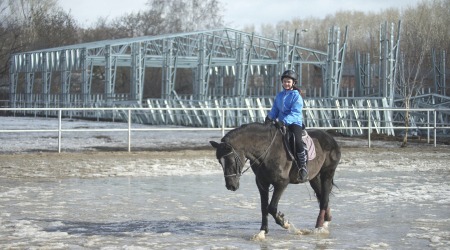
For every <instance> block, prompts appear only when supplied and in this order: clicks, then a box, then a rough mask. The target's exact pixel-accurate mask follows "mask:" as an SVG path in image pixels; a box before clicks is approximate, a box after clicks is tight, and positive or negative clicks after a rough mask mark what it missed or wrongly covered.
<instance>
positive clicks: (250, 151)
mask: <svg viewBox="0 0 450 250" xmlns="http://www.w3.org/2000/svg"><path fill="white" fill-rule="evenodd" d="M307 133H308V134H309V135H310V136H311V138H312V139H313V141H314V145H315V149H316V157H315V158H314V159H312V160H310V161H308V163H307V169H308V179H309V183H310V185H311V187H312V189H313V190H314V192H315V194H316V198H317V200H318V203H319V215H318V217H317V221H316V228H317V229H320V228H323V227H324V223H325V222H330V221H331V218H332V216H331V210H330V207H329V205H328V203H329V196H330V193H331V191H332V188H333V186H334V181H333V178H334V173H335V171H336V168H337V165H338V163H339V161H340V158H341V150H340V146H339V145H338V143H337V142H336V140H335V139H334V138H333V137H332V136H331V135H330V134H328V133H327V132H326V131H323V130H317V129H316V130H311V129H308V130H307ZM210 144H211V146H213V147H214V148H215V149H216V157H217V160H218V161H219V163H220V165H221V166H222V168H223V172H224V178H225V184H226V188H227V189H228V190H231V191H236V190H237V189H238V188H239V179H240V176H241V175H242V174H243V173H244V172H245V171H246V170H247V169H248V168H247V169H246V170H244V169H243V168H244V165H245V162H246V160H250V167H251V169H252V171H253V173H254V174H255V176H256V185H257V187H258V190H259V194H260V198H261V214H262V221H261V228H260V233H259V234H258V235H262V238H264V237H265V234H268V232H269V228H268V215H269V214H271V215H272V217H273V218H274V219H275V222H276V223H277V224H278V225H280V226H281V227H283V228H285V229H289V227H290V223H289V222H288V220H287V219H286V218H285V217H284V214H283V213H281V212H280V211H278V202H279V201H280V199H281V196H282V194H283V192H284V191H285V189H286V187H287V185H288V184H299V181H298V180H297V179H298V175H299V173H298V168H297V166H296V165H295V163H294V162H293V159H292V157H291V154H290V153H289V151H288V150H286V148H285V146H286V144H285V143H284V142H283V133H282V131H281V130H280V129H278V128H276V127H275V125H273V124H263V123H249V124H244V125H242V126H240V127H238V128H235V129H233V130H231V131H229V132H228V133H227V134H226V135H225V136H224V137H223V138H222V139H221V142H220V143H218V142H215V141H210ZM270 185H272V187H273V194H272V198H271V200H270V204H269V192H270ZM326 225H328V223H326Z"/></svg>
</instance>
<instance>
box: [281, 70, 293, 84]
mask: <svg viewBox="0 0 450 250" xmlns="http://www.w3.org/2000/svg"><path fill="white" fill-rule="evenodd" d="M285 77H288V78H291V79H292V80H294V82H295V83H297V73H295V71H293V70H290V69H289V70H286V71H284V72H283V74H282V75H281V81H283V78H285Z"/></svg>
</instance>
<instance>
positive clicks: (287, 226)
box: [283, 221, 291, 229]
mask: <svg viewBox="0 0 450 250" xmlns="http://www.w3.org/2000/svg"><path fill="white" fill-rule="evenodd" d="M290 227H291V224H289V221H286V222H285V223H284V225H283V228H284V229H289V228H290Z"/></svg>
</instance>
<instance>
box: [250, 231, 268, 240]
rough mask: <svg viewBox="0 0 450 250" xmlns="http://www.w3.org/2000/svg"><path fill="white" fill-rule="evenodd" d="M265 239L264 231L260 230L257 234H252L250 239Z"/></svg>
mask: <svg viewBox="0 0 450 250" xmlns="http://www.w3.org/2000/svg"><path fill="white" fill-rule="evenodd" d="M264 239H266V231H264V230H261V231H259V233H258V234H255V235H253V238H252V240H255V241H259V240H264Z"/></svg>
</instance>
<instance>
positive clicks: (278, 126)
mask: <svg viewBox="0 0 450 250" xmlns="http://www.w3.org/2000/svg"><path fill="white" fill-rule="evenodd" d="M275 127H277V128H283V127H284V122H283V121H276V122H275Z"/></svg>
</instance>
